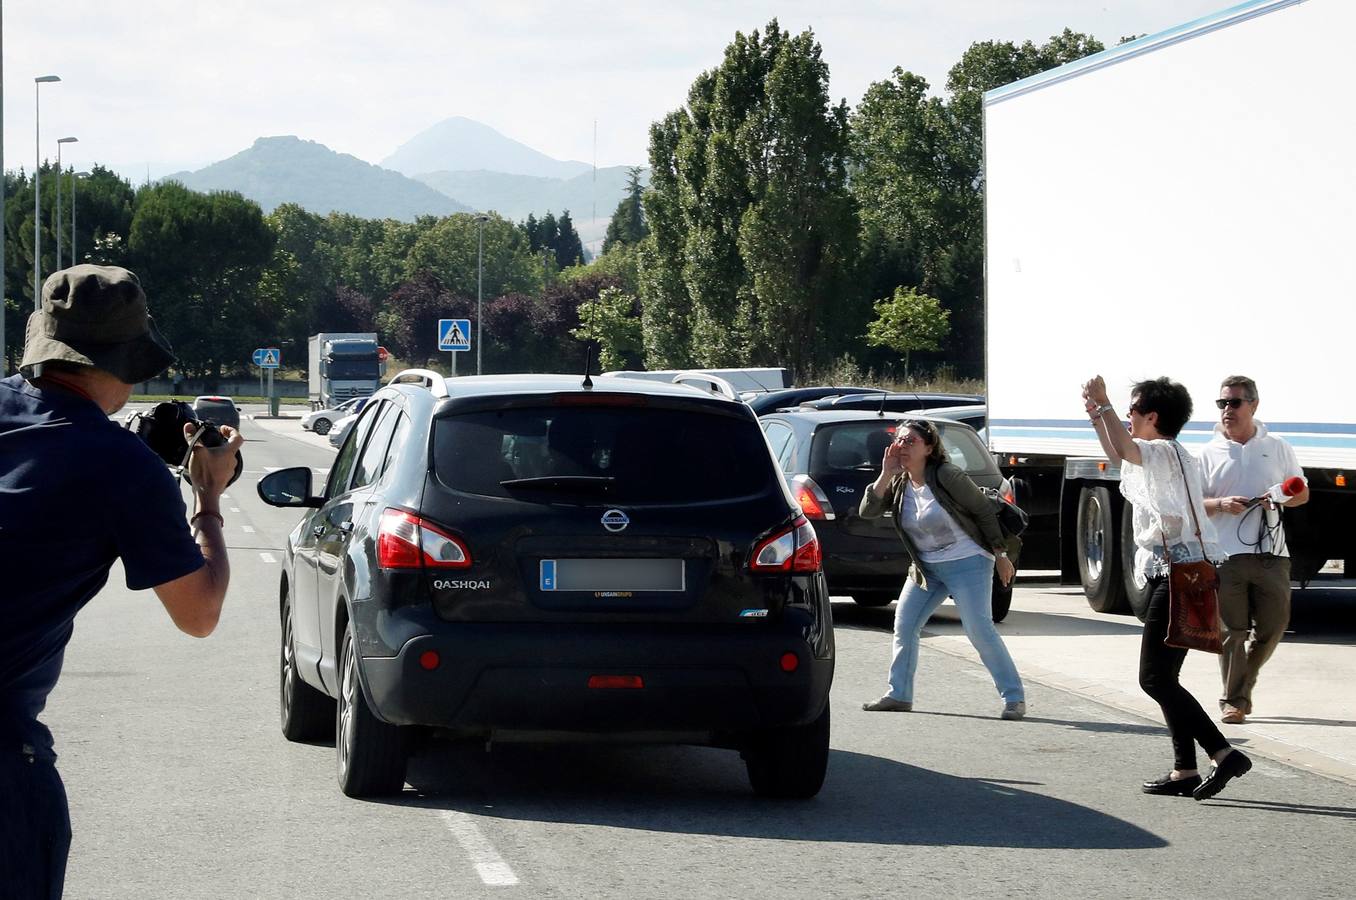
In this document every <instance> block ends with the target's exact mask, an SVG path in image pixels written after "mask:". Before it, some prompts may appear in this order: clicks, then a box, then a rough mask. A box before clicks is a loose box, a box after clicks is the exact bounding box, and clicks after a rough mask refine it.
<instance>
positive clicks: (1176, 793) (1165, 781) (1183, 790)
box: [1140, 772, 1201, 797]
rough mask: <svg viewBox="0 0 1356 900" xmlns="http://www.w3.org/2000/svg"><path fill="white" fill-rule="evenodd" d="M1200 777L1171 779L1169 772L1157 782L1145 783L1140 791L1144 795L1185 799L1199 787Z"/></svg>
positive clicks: (1191, 776) (1190, 776)
mask: <svg viewBox="0 0 1356 900" xmlns="http://www.w3.org/2000/svg"><path fill="white" fill-rule="evenodd" d="M1200 783H1201V776H1199V775H1188V776H1187V777H1186V778H1178V779H1176V780H1174V779H1173V777H1172V773H1171V772H1169V773H1168V774H1167V775H1164V776H1163V777H1162V778H1160V779H1158V780H1157V781H1146V782H1144V786H1143V787H1142V788H1140V790H1142V791H1144V793H1146V794H1157V795H1159V796H1162V797H1186V796H1190V795H1191V793H1192V792H1193V791H1195V790H1196V788H1197V787H1199V786H1200Z"/></svg>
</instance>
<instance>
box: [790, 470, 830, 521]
mask: <svg viewBox="0 0 1356 900" xmlns="http://www.w3.org/2000/svg"><path fill="white" fill-rule="evenodd" d="M791 493H792V494H794V495H795V497H796V502H797V503H799V504H800V509H801V512H803V513H805V517H806V518H807V519H832V518H833V506H832V505H831V504H830V503H829V498H828V496H827V495H826V494H825V493H824V489H823V488H821V487H820V486H819V485H818V484H816V483H815V480H814V479H813V478H811V477H810V476H809V475H797V476H796V477H795V478H793V479H791Z"/></svg>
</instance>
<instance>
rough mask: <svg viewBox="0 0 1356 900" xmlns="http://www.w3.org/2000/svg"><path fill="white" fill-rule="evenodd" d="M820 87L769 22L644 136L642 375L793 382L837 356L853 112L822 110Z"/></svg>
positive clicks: (801, 38)
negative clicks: (785, 372) (724, 375)
mask: <svg viewBox="0 0 1356 900" xmlns="http://www.w3.org/2000/svg"><path fill="white" fill-rule="evenodd" d="M828 75H829V73H828V66H827V65H826V64H825V63H824V61H823V59H822V58H821V51H820V47H819V45H818V44H817V43H816V42H815V40H814V35H813V34H812V33H811V32H809V31H806V32H804V33H802V34H800V35H795V36H793V35H791V34H790V33H789V32H783V31H782V30H781V28H780V27H779V26H778V24H777V22H776V21H775V20H774V21H772V22H771V23H769V24H768V26H767V29H766V31H765V33H764V34H763V35H760V34H759V33H758V32H757V31H755V32H753V33H751V34H750V35H747V36H746V35H744V34H742V33H741V34H736V35H735V39H734V42H733V43H732V44H730V46H729V47H727V48H726V51H725V59H724V61H723V62H722V63H721V65H720V66H719V67H718V68H716V69H713V70H711V71H708V72H704V73H702V74H701V75H700V76H698V78H697V80H696V81H695V82H694V83H693V85H692V88H691V90H690V91H689V93H688V102H687V106H686V107H685V108H684V109H680V110H677V111H675V112H673V113H670V114H669V115H668V116H667V117H666V118H665V119H664V120H663V121H662V122H658V123H656V124H655V125H654V126H652V127H651V129H650V165H651V190H650V191H649V192H648V193H647V194H646V200H645V212H646V214H647V216H648V218H649V221H650V228H651V232H650V235H649V237H647V238H646V239H645V240H644V241H643V242H642V245H641V246H642V248H643V249H642V251H641V254H640V288H641V298H642V303H643V306H644V314H643V315H644V319H645V326H646V332H647V334H646V362H647V364H650V365H656V364H659V365H663V364H665V363H669V364H671V363H673V362H679V363H680V364H681V363H685V362H687V361H688V360H691V361H692V362H696V363H699V364H704V365H712V366H715V365H756V364H779V365H786V366H787V367H788V368H790V369H791V370H792V372H793V374H795V375H799V374H802V373H804V372H805V371H808V370H809V369H810V368H812V367H813V365H814V364H815V363H816V362H817V361H819V360H821V359H824V358H827V357H828V356H830V355H832V354H833V352H834V350H835V349H836V347H834V341H833V340H832V335H833V334H834V329H833V327H832V324H833V322H834V319H835V316H836V312H837V302H838V299H839V297H840V295H841V294H842V292H843V291H844V290H846V289H847V284H848V276H849V274H850V272H851V269H852V266H853V264H854V262H855V259H856V253H857V221H856V217H855V214H854V211H853V205H852V201H851V198H850V197H849V195H848V192H847V188H846V161H847V151H848V114H847V107H846V106H845V105H843V104H841V103H840V104H838V105H836V106H835V105H832V104H831V103H830V102H829V99H828ZM651 332H654V334H653V336H652V335H651ZM826 335H827V336H830V339H829V340H825V337H826Z"/></svg>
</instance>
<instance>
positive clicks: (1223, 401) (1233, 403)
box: [1215, 397, 1248, 409]
mask: <svg viewBox="0 0 1356 900" xmlns="http://www.w3.org/2000/svg"><path fill="white" fill-rule="evenodd" d="M1247 402H1248V401H1247V400H1244V399H1243V398H1242V397H1227V398H1226V397H1220V398H1219V399H1218V400H1216V401H1215V405H1216V406H1218V407H1219V408H1220V409H1224V407H1226V406H1227V407H1229V408H1230V409H1238V408H1239V407H1240V406H1242V405H1243V404H1244V403H1247Z"/></svg>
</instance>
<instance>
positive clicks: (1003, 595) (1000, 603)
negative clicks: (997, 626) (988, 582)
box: [993, 572, 1017, 622]
mask: <svg viewBox="0 0 1356 900" xmlns="http://www.w3.org/2000/svg"><path fill="white" fill-rule="evenodd" d="M1016 581H1017V576H1016V575H1014V576H1012V583H1009V584H1008V586H1007V587H1004V586H1003V582H1001V581H999V580H998V573H997V572H995V573H994V576H993V620H994V621H995V622H1001V621H1003V620H1004V619H1006V618H1007V617H1008V610H1010V609H1012V588H1013V585H1014V584H1015V583H1016Z"/></svg>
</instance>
